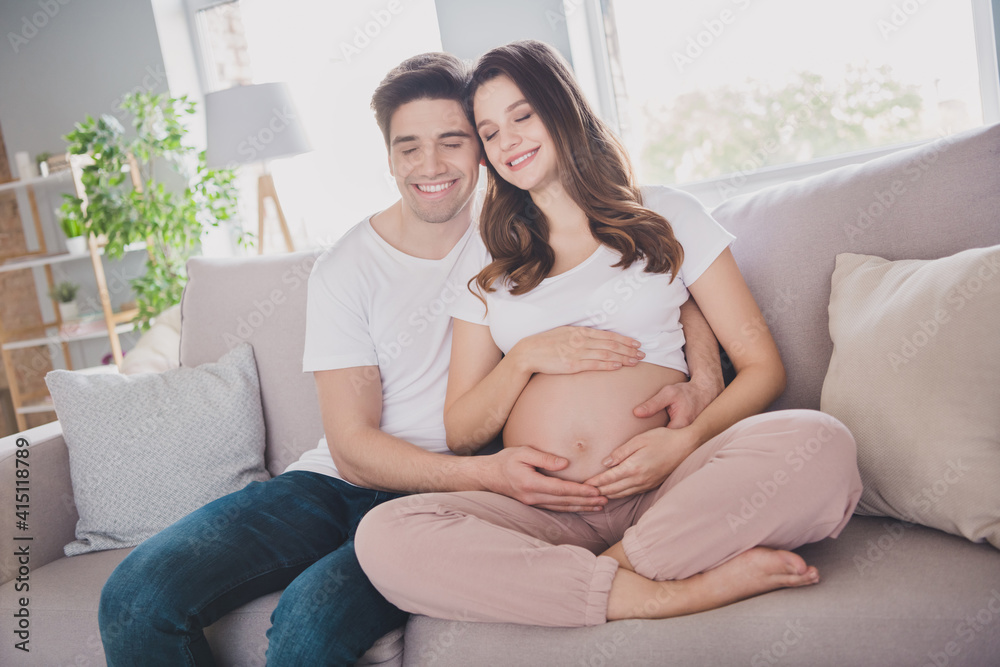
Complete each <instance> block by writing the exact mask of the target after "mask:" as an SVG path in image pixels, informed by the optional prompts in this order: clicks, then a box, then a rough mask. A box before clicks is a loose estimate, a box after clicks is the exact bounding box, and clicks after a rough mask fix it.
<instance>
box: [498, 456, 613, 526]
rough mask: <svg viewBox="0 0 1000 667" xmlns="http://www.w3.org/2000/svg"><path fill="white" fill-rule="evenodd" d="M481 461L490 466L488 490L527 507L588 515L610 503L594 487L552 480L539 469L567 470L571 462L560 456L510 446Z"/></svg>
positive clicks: (552, 478) (553, 478)
mask: <svg viewBox="0 0 1000 667" xmlns="http://www.w3.org/2000/svg"><path fill="white" fill-rule="evenodd" d="M481 459H482V461H483V464H484V465H486V466H487V470H486V474H485V475H484V482H485V485H486V488H487V489H489V490H490V491H493V492H494V493H500V494H503V495H505V496H509V497H511V498H514V499H515V500H520V501H521V502H522V503H524V504H525V505H534V506H535V507H540V508H542V509H547V510H554V511H557V512H587V511H592V510H598V509H600V508H602V507H604V505H605V504H607V502H608V499H607V498H606V497H605V496H603V495H601V494H600V493H599V492H598V491H597V489H596V488H595V487H594V486H592V485H587V484H579V483H577V482H569V481H566V480H562V479H557V478H555V477H549V476H547V475H543V474H542V473H540V472H538V470H536V468H542V469H544V470H551V471H557V470H561V469H563V468H565V467H566V466H567V465H568V464H569V461H567V460H566V459H564V458H562V457H560V456H555V455H553V454H547V453H545V452H542V451H539V450H537V449H535V448H533V447H507V448H506V449H503V450H501V451H499V452H497V453H496V454H491V455H489V456H483V457H481Z"/></svg>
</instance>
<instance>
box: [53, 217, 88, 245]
mask: <svg viewBox="0 0 1000 667" xmlns="http://www.w3.org/2000/svg"><path fill="white" fill-rule="evenodd" d="M59 226H60V227H62V230H63V233H64V234H65V235H66V250H68V251H69V253H70V254H71V255H81V254H83V253H85V252H87V237H86V236H84V235H83V222H82V221H81V220H80V219H79V218H78V217H76V216H75V215H67V214H66V213H65V211H62V210H60V214H59Z"/></svg>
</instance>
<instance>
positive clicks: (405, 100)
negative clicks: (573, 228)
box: [100, 54, 721, 667]
mask: <svg viewBox="0 0 1000 667" xmlns="http://www.w3.org/2000/svg"><path fill="white" fill-rule="evenodd" d="M467 76H468V74H467V70H466V68H465V66H464V65H463V64H462V63H461V61H459V60H458V59H456V58H454V57H453V56H449V55H446V54H424V55H421V56H416V57H414V58H411V59H409V60H407V61H405V62H404V63H402V64H401V65H400V66H399V67H397V68H396V69H394V70H393V71H392V72H390V73H389V74H388V75H387V76H386V78H385V79H384V80H383V81H382V83H381V84H380V85H379V87H378V89H377V90H376V91H375V94H374V97H373V99H372V108H373V109H374V111H375V115H376V119H377V121H378V123H379V126H380V128H381V129H382V132H383V135H384V138H385V142H386V148H387V150H388V153H389V156H388V157H389V168H390V170H391V172H392V174H393V176H394V178H395V179H396V183H397V185H398V186H399V190H400V193H401V198H400V200H399V201H397V202H396V203H395V204H394V205H393V206H391V207H390V208H388V209H386V210H385V211H382V212H381V213H378V214H376V215H374V216H372V217H370V218H368V219H366V220H364V221H362V222H361V223H360V224H359V225H357V226H356V227H354V228H353V229H352V230H351V231H349V232H348V233H347V234H346V235H345V236H344V237H343V238H342V239H341V240H340V241H339V242H338V243H337V245H336V246H334V247H333V248H331V249H329V250H327V251H326V252H325V253H323V254H322V255H321V256H320V258H319V259H317V261H316V264H315V266H314V267H313V270H312V274H311V276H310V279H309V287H308V290H309V291H308V301H307V303H308V305H307V315H306V342H305V353H304V357H303V370H305V371H312V372H313V373H314V376H315V380H316V388H317V394H318V396H319V401H320V408H321V413H322V417H323V429H324V433H325V437H324V438H323V439H322V440H321V441H320V444H319V446H318V447H317V448H316V449H315V450H312V451H310V452H306V454H304V455H303V456H302V457H301V459H300V460H299V461H298V462H296V463H295V464H293V465H291V466H289V468H288V470H286V471H285V472H284V473H283V474H281V475H278V476H277V477H275V478H273V479H271V480H269V481H267V482H263V483H259V482H258V483H253V484H250V485H249V486H247V487H246V488H244V489H243V490H241V491H238V492H236V493H233V494H230V495H228V496H225V497H223V498H220V499H218V500H216V501H214V502H212V503H209V504H208V505H206V506H205V507H203V508H201V509H199V510H197V511H195V512H193V513H192V514H190V515H189V516H187V517H185V518H184V519H181V520H180V521H178V522H177V523H175V524H174V525H172V526H170V527H169V528H167V529H165V530H164V531H162V532H161V533H159V534H157V535H155V536H154V537H152V538H150V539H148V540H147V541H146V542H144V543H143V544H141V545H139V546H138V547H137V548H136V549H135V550H134V551H133V552H132V553H131V554H129V556H128V557H127V558H126V559H125V560H124V561H123V562H122V563H121V564H120V565H119V566H118V568H117V569H116V570H115V572H114V573H113V574H112V575H111V577H110V578H109V580H108V582H107V584H106V585H105V587H104V591H103V592H102V597H101V607H100V618H101V639H102V641H103V642H104V647H105V652H106V654H107V658H108V664H109V665H111V666H112V667H116V666H119V665H154V664H163V665H180V664H197V665H210V664H214V662H213V658H212V654H211V651H210V649H209V646H208V642H207V641H206V639H205V636H204V633H203V629H204V628H205V627H206V626H208V625H210V624H211V623H213V622H215V621H216V620H218V619H219V618H221V617H222V616H224V615H225V614H226V613H228V612H229V611H231V610H232V609H234V608H236V607H238V606H240V605H242V604H245V603H247V602H250V601H251V600H253V599H255V598H257V597H259V596H261V595H264V594H266V593H270V592H274V591H279V590H282V589H284V592H283V593H282V595H281V598H280V600H279V602H278V605H277V608H276V609H275V611H274V613H273V615H272V617H271V622H272V626H271V628H270V629H269V630H268V631H267V637H268V640H269V645H268V650H267V661H268V663H269V664H274V665H339V664H350V663H353V662H355V661H356V660H357V659H358V658H359V657H360V656H361V655H362V654H363V653H364V652H365V651H366V650H367V649H368V648H369V647H370V646H371V645H372V644H373V643H374V642H375V640H376V639H378V638H379V637H380V636H382V635H383V634H385V633H386V632H388V631H390V630H392V629H393V628H395V627H398V626H399V625H401V624H402V623H403V622H404V620H405V618H406V614H404V613H403V612H401V611H399V610H398V609H396V608H395V607H394V606H392V605H391V604H389V603H388V602H387V601H386V600H385V599H384V598H383V597H382V596H381V595H380V594H379V593H378V592H377V591H376V590H375V589H374V588H373V587H372V585H371V584H370V583H369V582H368V579H367V577H366V576H365V575H364V573H363V572H362V571H361V568H360V566H359V565H358V562H357V559H356V557H355V555H354V543H353V536H354V531H355V529H356V527H357V524H358V522H359V521H360V520H361V518H362V516H363V515H364V513H365V512H367V511H368V510H369V509H371V508H372V507H374V506H375V505H378V504H380V503H382V502H385V501H386V500H389V499H392V498H396V497H398V496H399V495H401V494H402V493H410V492H424V491H461V490H488V491H494V492H497V493H502V494H505V495H507V496H510V497H512V498H516V499H518V500H520V501H522V502H525V503H528V504H532V505H538V506H543V507H547V508H550V509H559V510H564V511H582V510H585V509H590V508H596V507H600V506H602V505H603V504H604V503H606V502H607V499H606V498H604V497H602V496H600V495H599V492H598V491H597V489H596V488H594V487H590V486H586V485H583V484H576V483H573V482H567V481H564V480H560V479H556V478H553V477H549V476H546V475H543V474H542V473H540V472H539V471H538V469H539V468H541V469H544V470H550V471H557V470H559V469H561V468H562V467H564V466H565V465H566V464H567V461H566V460H565V459H560V458H558V457H555V456H553V455H550V454H546V453H543V452H541V451H538V450H535V449H532V448H530V447H515V448H508V449H504V450H501V451H499V452H497V453H495V454H492V455H487V456H476V457H456V456H451V455H449V454H448V453H447V447H446V445H445V438H444V426H443V410H444V396H445V388H446V382H447V369H448V360H449V356H450V343H451V324H450V319H449V317H448V315H447V313H446V312H444V305H445V304H447V303H448V302H449V301H450V300H451V295H453V294H454V292H455V290H458V289H465V285H466V282H467V280H468V278H469V277H471V276H469V275H465V274H462V275H459V274H460V273H462V269H461V268H460V267H461V263H460V262H459V259H460V258H461V256H462V251H463V249H464V248H465V246H466V245H467V242H468V240H469V238H471V235H472V234H474V233H477V229H476V227H475V225H473V224H472V218H473V195H474V193H475V191H476V184H477V180H478V169H479V163H480V160H481V159H482V158H481V154H480V148H479V142H478V140H477V138H476V135H475V131H474V130H473V128H472V127H471V125H470V123H469V121H468V119H467V118H466V116H465V113H464V112H463V106H462V101H463V94H464V89H465V84H466V81H467ZM689 321H690V320H689ZM699 325H700V326H701V327H702V331H709V333H708V334H707V335H702V336H700V337H699V338H700V342H699V344H700V345H701V347H702V348H703V350H704V353H703V356H704V358H706V359H707V360H708V361H707V362H701V363H699V361H698V359H696V358H691V363H692V367H693V368H695V369H697V368H698V367H699V366H700V367H702V368H706V369H707V370H708V371H709V375H707V376H706V378H709V379H710V380H711V382H709V384H712V382H714V383H715V384H721V380H717V379H716V378H721V374H720V373H719V371H718V367H719V364H718V358H717V356H716V358H715V359H714V362H713V361H712V353H713V352H716V354H717V351H716V350H715V340H714V337H712V336H711V335H710V330H708V328H707V324H706V323H705V322H704V320H703V319H702V320H700V321H697V322H694V321H691V323H690V324H688V326H689V327H697V326H699ZM699 358H702V355H699ZM713 371H714V374H713ZM693 372H694V371H693ZM689 385H690V386H689V387H685V388H681V389H680V390H678V389H671V390H670V391H671V392H675V393H673V394H668V393H665V392H661V394H660V395H658V396H657V397H654V398H653V399H651V400H650V401H649V402H648V404H647V405H645V409H652V410H658V409H663V408H664V406H665V405H666V404H667V403H671V404H672V407H671V410H675V409H678V408H679V406H684V407H683V408H681V409H682V410H688V411H689V413H688V415H687V416H686V417H685V416H684V415H682V414H680V413H676V414H675V413H673V412H672V415H671V416H672V418H674V419H675V420H676V421H677V422H679V423H678V424H677V425H683V423H686V421H690V419H692V418H693V416H694V414H696V413H695V412H694V409H697V408H698V407H703V406H704V404H707V403H708V402H709V401H711V399H712V398H713V397H714V395H715V394H717V393H718V389H720V388H721V387H717V388H716V390H715V391H714V393H713V391H712V390H701V389H699V388H698V387H696V385H695V384H694V383H689ZM678 391H680V392H687V393H688V394H689V395H687V396H681V395H679V394H677V393H676V392H678ZM695 395H697V398H694V399H692V396H695ZM692 406H695V407H694V408H692ZM207 525H211V526H213V528H215V529H216V530H217V531H218V537H217V539H213V540H212V541H211V542H210V543H204V541H201V542H199V541H198V540H199V536H200V535H201V534H202V530H203V528H204V527H205V526H207ZM193 544H194V545H197V546H198V549H197V553H198V555H195V550H194V549H193V548H192V546H193ZM123 617H124V618H128V619H130V622H128V623H121V622H117V623H116V621H119V620H120V619H121V618H123Z"/></svg>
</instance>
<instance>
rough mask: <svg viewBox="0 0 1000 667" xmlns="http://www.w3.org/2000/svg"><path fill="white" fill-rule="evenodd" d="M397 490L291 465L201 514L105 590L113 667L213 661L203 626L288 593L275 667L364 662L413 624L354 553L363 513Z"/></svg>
mask: <svg viewBox="0 0 1000 667" xmlns="http://www.w3.org/2000/svg"><path fill="white" fill-rule="evenodd" d="M398 496H399V494H394V493H388V492H384V491H374V490H372V489H365V488H361V487H357V486H353V485H351V484H348V483H347V482H344V481H342V480H339V479H336V478H333V477H329V476H326V475H321V474H318V473H313V472H304V471H293V472H288V473H285V474H282V475H278V476H277V477H275V478H273V479H271V480H268V481H266V482H253V483H251V484H249V485H248V486H247V487H246V488H244V489H242V490H241V491H237V492H235V493H231V494H229V495H228V496H224V497H222V498H219V499H218V500H215V501H213V502H211V503H209V504H208V505H205V506H204V507H202V508H201V509H199V510H196V511H194V512H192V513H191V514H189V515H188V516H186V517H184V518H183V519H181V520H180V521H178V522H177V523H175V524H173V525H172V526H170V527H168V528H166V529H164V530H163V531H161V532H160V533H158V534H156V535H154V536H153V537H151V538H149V539H148V540H146V541H145V542H143V543H142V544H140V545H139V546H138V547H136V548H135V550H134V551H133V552H132V553H130V554H129V555H128V556H127V557H126V558H125V560H123V561H122V562H121V563H120V564H119V565H118V567H117V568H116V569H115V571H114V572H113V573H112V574H111V577H110V578H109V579H108V581H107V583H106V584H105V585H104V589H103V591H102V592H101V606H100V613H99V616H100V625H101V641H102V642H103V643H104V651H105V654H106V655H107V660H108V665H109V666H110V667H121V666H123V665H136V666H139V665H142V666H143V667H145V666H151V665H169V666H170V667H176V666H179V665H198V666H204V665H214V664H215V661H214V659H213V657H212V652H211V650H210V649H209V646H208V641H207V640H206V639H205V634H204V632H203V630H204V628H205V627H207V626H209V625H211V624H212V623H214V622H215V621H217V620H218V619H220V618H221V617H223V616H225V615H226V614H227V613H228V612H230V611H232V610H233V609H235V608H237V607H239V606H240V605H243V604H246V603H247V602H250V601H251V600H254V599H256V598H258V597H260V596H262V595H265V594H267V593H271V592H273V591H279V590H281V589H285V590H284V592H283V593H282V594H281V598H280V600H279V602H278V606H277V608H275V610H274V613H273V614H272V615H271V628H270V629H269V630H268V631H267V638H268V648H267V664H268V665H277V666H278V667H284V666H286V665H289V666H292V665H347V664H352V663H354V662H355V661H356V660H357V659H358V658H360V657H361V655H363V654H364V652H365V651H367V650H368V649H369V648H370V647H371V645H372V644H374V643H375V641H376V640H377V639H378V638H379V637H381V636H382V635H384V634H385V633H387V632H389V631H390V630H392V629H394V628H397V627H399V626H401V625H402V624H403V623H404V621H405V620H406V613H405V612H402V611H400V610H399V609H397V608H396V607H394V606H393V605H391V604H390V603H389V602H387V601H386V599H385V598H383V597H382V595H381V594H379V592H378V591H377V590H375V588H374V587H373V586H372V585H371V583H370V582H369V581H368V577H366V576H365V574H364V572H363V571H362V570H361V567H360V566H359V565H358V560H357V558H356V557H355V555H354V532H355V530H356V529H357V525H358V522H359V521H361V517H363V516H364V515H365V513H366V512H367V511H368V510H370V509H371V508H373V507H375V506H376V505H378V504H380V503H383V502H385V501H387V500H391V499H393V498H397V497H398Z"/></svg>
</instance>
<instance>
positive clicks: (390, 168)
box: [385, 153, 396, 177]
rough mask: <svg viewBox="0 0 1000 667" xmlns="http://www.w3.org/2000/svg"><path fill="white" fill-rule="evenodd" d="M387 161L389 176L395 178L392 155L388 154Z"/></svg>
mask: <svg viewBox="0 0 1000 667" xmlns="http://www.w3.org/2000/svg"><path fill="white" fill-rule="evenodd" d="M385 161H386V162H387V163H388V164H389V175H390V176H393V177H395V176H396V174H394V173H392V155H390V154H388V153H386V155H385Z"/></svg>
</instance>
